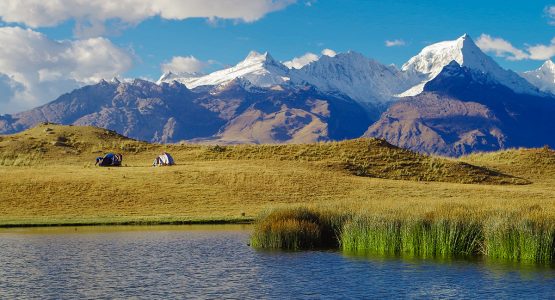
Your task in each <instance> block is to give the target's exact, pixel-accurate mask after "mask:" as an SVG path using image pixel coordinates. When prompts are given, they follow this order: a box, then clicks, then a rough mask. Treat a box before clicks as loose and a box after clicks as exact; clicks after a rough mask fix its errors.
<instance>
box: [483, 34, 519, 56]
mask: <svg viewBox="0 0 555 300" xmlns="http://www.w3.org/2000/svg"><path fill="white" fill-rule="evenodd" d="M476 45H477V46H478V47H480V49H482V51H485V52H492V53H494V54H495V56H498V57H504V58H506V59H508V60H523V59H528V58H530V57H529V55H528V54H527V53H525V52H524V51H522V50H520V49H518V48H516V47H514V46H513V45H512V44H511V43H509V42H508V41H506V40H504V39H502V38H494V37H491V36H490V35H488V34H482V35H480V37H478V40H476Z"/></svg>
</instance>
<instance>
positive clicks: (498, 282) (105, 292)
mask: <svg viewBox="0 0 555 300" xmlns="http://www.w3.org/2000/svg"><path fill="white" fill-rule="evenodd" d="M250 230H251V227H250V226H248V225H225V226H224V225H220V226H216V225H214V226H212V225H202V226H152V227H146V226H119V227H118V226H115V227H111V226H106V227H68V228H21V229H0V298H1V299H8V298H9V299H12V298H23V299H29V298H35V299H68V298H79V299H87V298H144V299H153V298H156V299H166V298H209V299H210V298H235V299H245V298H247V299H260V298H278V299H283V298H309V299H321V298H399V297H402V298H442V299H443V298H524V297H525V298H555V268H553V267H538V266H533V265H519V264H506V263H501V262H487V261H482V260H447V261H445V260H443V261H441V260H421V259H402V258H385V257H361V256H353V255H347V254H344V253H341V252H340V251H304V252H281V251H257V250H254V249H252V248H251V247H249V246H248V245H247V243H248V237H249V234H250Z"/></svg>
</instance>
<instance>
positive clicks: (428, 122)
mask: <svg viewBox="0 0 555 300" xmlns="http://www.w3.org/2000/svg"><path fill="white" fill-rule="evenodd" d="M424 90H425V92H424V93H422V94H420V95H418V96H414V97H407V98H404V99H402V100H401V101H399V102H397V103H395V104H394V105H393V106H391V107H390V108H389V109H388V110H387V111H386V112H385V113H384V114H383V115H382V117H381V118H380V120H378V121H377V122H376V123H375V124H373V125H372V126H371V127H370V128H369V129H368V131H367V132H366V133H365V136H373V137H381V138H385V139H386V140H388V141H389V142H391V143H393V144H395V145H398V146H401V147H405V148H410V149H413V150H416V151H420V152H426V153H436V154H442V155H449V156H459V155H463V154H467V153H470V152H474V151H491V150H498V149H502V148H508V147H539V146H543V145H545V144H548V145H550V146H555V134H553V133H554V132H555V119H554V118H553V115H554V114H555V99H554V98H552V97H548V96H545V97H541V96H532V95H525V94H517V93H515V92H513V91H512V90H510V89H509V88H507V87H505V86H503V85H499V84H497V83H495V82H494V81H492V80H491V79H490V78H488V76H487V75H485V74H480V73H475V72H473V71H471V70H470V69H468V68H465V67H460V66H459V65H458V64H456V63H451V64H450V65H448V66H447V67H445V68H444V69H443V71H442V72H441V73H440V74H439V75H438V76H437V77H436V78H435V79H434V80H432V81H430V82H428V83H427V84H426V86H425V88H424Z"/></svg>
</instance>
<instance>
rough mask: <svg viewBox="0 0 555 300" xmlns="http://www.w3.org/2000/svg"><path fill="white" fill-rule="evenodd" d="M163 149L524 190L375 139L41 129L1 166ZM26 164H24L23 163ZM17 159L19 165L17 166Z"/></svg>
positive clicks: (3, 142)
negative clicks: (172, 138)
mask: <svg viewBox="0 0 555 300" xmlns="http://www.w3.org/2000/svg"><path fill="white" fill-rule="evenodd" d="M163 149H166V150H167V151H170V152H171V153H172V154H173V155H174V156H175V157H176V158H177V159H178V160H179V161H188V162H190V161H205V160H272V161H299V162H307V163H312V164H314V165H318V166H321V167H327V168H330V169H334V170H338V169H340V170H344V171H347V172H349V173H352V174H354V175H358V176H366V177H375V178H384V179H395V180H415V181H444V182H459V183H492V184H507V183H514V184H524V183H526V181H525V180H521V179H518V178H515V177H513V176H510V175H505V174H503V173H500V172H494V171H491V170H488V169H484V168H479V167H476V166H473V165H470V164H466V163H462V162H457V161H453V160H448V159H444V158H437V157H430V156H426V155H421V154H417V153H414V152H412V151H408V150H404V149H401V148H398V147H395V146H392V145H391V144H389V143H387V142H385V141H383V140H379V139H355V140H346V141H343V142H327V143H317V144H288V145H234V146H200V145H190V144H189V145H187V144H183V145H160V144H149V143H146V142H140V141H136V140H133V139H129V138H126V137H124V136H121V135H119V134H117V133H115V132H113V131H109V130H106V129H101V128H96V127H83V126H63V125H56V124H50V123H43V124H41V125H39V126H37V127H34V128H32V129H29V130H26V131H24V132H21V133H18V134H15V135H11V136H3V137H2V139H0V151H1V153H2V154H3V156H0V157H3V160H0V164H3V165H28V166H33V165H44V166H49V165H70V164H79V165H82V164H85V165H86V164H88V163H90V162H91V161H93V159H94V157H95V155H96V154H99V155H100V154H102V153H104V152H118V153H122V154H124V157H125V163H126V165H127V166H145V165H148V163H150V161H151V160H150V159H149V158H154V157H155V156H156V154H157V153H158V152H161V151H162V150H163ZM26 157H28V160H27V161H25V158H26ZM17 159H19V161H20V162H17V161H16V160H17Z"/></svg>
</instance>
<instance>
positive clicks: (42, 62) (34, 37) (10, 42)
mask: <svg viewBox="0 0 555 300" xmlns="http://www.w3.org/2000/svg"><path fill="white" fill-rule="evenodd" d="M0 45H2V47H0V90H2V93H1V94H0V114H2V113H11V112H15V111H20V110H23V109H27V108H31V107H34V106H37V105H40V104H43V103H45V102H48V101H51V100H53V99H55V98H56V97H58V96H59V95H61V94H62V93H64V92H68V91H70V90H71V89H74V88H76V87H79V86H82V85H85V84H91V83H96V82H98V81H99V80H100V79H103V78H111V77H114V76H117V75H119V74H122V73H124V72H125V71H127V70H128V69H129V68H130V67H131V66H132V64H133V57H132V55H131V54H130V53H129V52H128V51H125V50H122V49H120V48H118V47H117V46H115V45H114V44H112V43H111V42H110V41H109V40H107V39H105V38H91V39H85V40H78V41H61V42H59V41H53V40H50V39H49V38H48V37H46V36H45V35H43V34H42V33H39V32H36V31H33V30H30V29H22V28H19V27H0ZM8 90H9V91H8Z"/></svg>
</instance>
